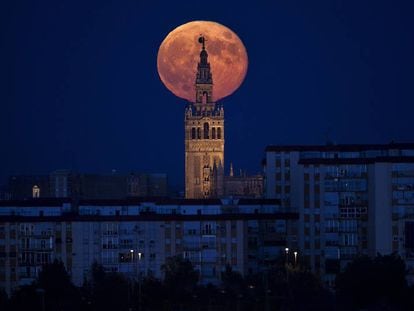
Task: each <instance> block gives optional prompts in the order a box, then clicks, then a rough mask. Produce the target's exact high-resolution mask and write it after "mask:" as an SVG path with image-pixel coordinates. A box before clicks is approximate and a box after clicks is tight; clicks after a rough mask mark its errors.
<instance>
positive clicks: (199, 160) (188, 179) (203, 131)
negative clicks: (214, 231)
mask: <svg viewBox="0 0 414 311" xmlns="http://www.w3.org/2000/svg"><path fill="white" fill-rule="evenodd" d="M198 42H199V43H200V44H201V46H202V47H201V52H200V61H199V63H198V65H197V74H196V79H195V102H193V103H189V104H188V105H187V107H186V109H185V117H184V126H185V139H184V140H185V197H186V198H187V199H202V198H216V197H220V196H222V195H223V188H224V187H223V180H224V109H223V107H222V106H221V105H219V104H218V103H216V102H214V97H213V77H212V73H211V70H210V63H209V62H208V53H207V50H206V46H205V45H206V44H205V43H206V40H205V38H204V37H203V36H201V37H200V38H199V39H198Z"/></svg>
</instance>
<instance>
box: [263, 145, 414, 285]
mask: <svg viewBox="0 0 414 311" xmlns="http://www.w3.org/2000/svg"><path fill="white" fill-rule="evenodd" d="M265 179H266V180H265V183H266V186H265V188H266V197H267V198H276V199H279V200H281V205H282V207H284V208H286V209H287V210H290V211H294V212H298V213H299V221H298V228H297V230H298V231H297V233H298V234H297V237H298V249H299V251H300V253H301V254H302V255H303V261H304V263H305V264H307V265H308V266H309V267H310V268H311V269H312V271H314V272H316V273H319V274H320V275H321V276H322V278H323V279H324V280H325V282H326V283H327V284H329V285H333V282H334V280H335V276H336V274H337V273H338V272H339V271H340V270H341V269H343V268H344V267H345V266H346V264H347V263H348V262H349V261H350V260H352V259H353V258H355V257H356V256H357V255H360V254H366V255H370V256H375V255H376V254H377V253H381V254H389V253H392V252H397V253H398V254H399V255H401V256H402V257H403V258H404V259H405V260H406V263H407V265H408V267H409V269H410V271H411V273H414V270H413V266H414V258H413V240H414V232H413V220H414V217H413V216H414V214H413V212H414V144H395V143H391V144H385V145H327V146H268V147H267V148H266V169H265Z"/></svg>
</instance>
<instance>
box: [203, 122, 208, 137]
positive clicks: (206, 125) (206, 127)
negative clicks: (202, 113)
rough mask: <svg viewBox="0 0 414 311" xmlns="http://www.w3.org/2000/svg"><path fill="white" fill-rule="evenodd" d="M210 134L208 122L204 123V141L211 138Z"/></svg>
mask: <svg viewBox="0 0 414 311" xmlns="http://www.w3.org/2000/svg"><path fill="white" fill-rule="evenodd" d="M208 132H209V126H208V123H207V122H206V123H204V139H208V138H209V135H208Z"/></svg>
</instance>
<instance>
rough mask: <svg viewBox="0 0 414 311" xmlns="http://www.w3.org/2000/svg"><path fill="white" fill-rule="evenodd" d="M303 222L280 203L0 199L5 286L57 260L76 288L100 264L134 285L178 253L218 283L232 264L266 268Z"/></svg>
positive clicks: (0, 282)
mask: <svg viewBox="0 0 414 311" xmlns="http://www.w3.org/2000/svg"><path fill="white" fill-rule="evenodd" d="M297 218H298V215H297V214H296V213H292V212H286V211H285V210H284V209H282V208H281V207H280V204H279V201H278V200H274V199H271V200H268V199H256V200H253V199H239V200H232V199H222V200H218V199H217V200H216V199H207V200H196V199H194V200H188V199H159V200H145V199H142V200H141V199H128V200H82V201H80V202H78V203H77V204H76V205H75V204H74V203H73V202H71V201H70V200H68V199H36V200H24V201H1V202H0V286H1V287H4V288H5V289H6V291H7V292H8V293H11V292H12V290H13V289H14V288H16V287H17V286H21V285H24V284H29V283H30V282H32V281H33V280H34V279H35V278H36V276H37V275H38V273H39V271H40V270H41V268H42V265H44V264H46V263H48V262H51V261H52V260H54V259H59V260H62V261H63V263H64V264H65V266H66V268H67V270H68V272H69V274H70V275H71V277H72V280H73V282H74V283H75V284H76V285H81V284H82V283H83V281H84V279H85V278H88V277H89V275H90V274H89V273H90V268H91V265H92V264H93V263H94V262H97V263H100V264H102V265H103V266H104V268H105V269H106V270H107V271H112V272H120V273H123V274H125V275H126V276H127V277H129V278H132V279H136V280H140V279H142V278H143V277H145V276H147V275H152V276H155V277H158V278H162V277H163V271H162V265H163V264H164V262H165V259H166V258H167V257H170V256H175V255H181V256H183V257H185V258H188V259H189V260H190V261H191V262H192V263H193V265H194V267H195V269H196V270H198V271H199V273H200V282H201V283H218V282H220V278H221V272H222V271H224V269H225V267H226V265H231V266H232V268H233V269H234V270H235V271H239V272H240V273H242V274H244V275H246V274H249V273H255V272H258V271H259V270H263V269H266V265H268V264H271V263H272V261H274V260H276V258H277V256H279V255H280V254H281V253H283V252H284V249H285V247H286V243H287V232H288V231H287V228H288V227H289V223H290V222H291V221H295V220H296V219H297Z"/></svg>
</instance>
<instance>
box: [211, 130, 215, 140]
mask: <svg viewBox="0 0 414 311" xmlns="http://www.w3.org/2000/svg"><path fill="white" fill-rule="evenodd" d="M211 138H212V139H216V128H215V127H213V128H211Z"/></svg>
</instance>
